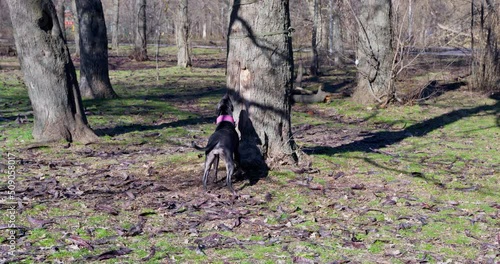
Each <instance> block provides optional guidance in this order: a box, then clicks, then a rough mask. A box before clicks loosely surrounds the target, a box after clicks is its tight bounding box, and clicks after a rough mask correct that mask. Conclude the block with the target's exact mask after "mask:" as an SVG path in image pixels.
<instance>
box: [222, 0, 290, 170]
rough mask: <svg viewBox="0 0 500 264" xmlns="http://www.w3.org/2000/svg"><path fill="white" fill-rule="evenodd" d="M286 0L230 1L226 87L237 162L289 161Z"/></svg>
mask: <svg viewBox="0 0 500 264" xmlns="http://www.w3.org/2000/svg"><path fill="white" fill-rule="evenodd" d="M290 30H291V27H290V18H289V6H288V1H287V0H263V1H256V2H249V3H248V4H243V3H242V2H240V1H234V3H233V6H232V11H231V17H230V22H229V31H228V39H227V41H228V46H227V48H228V55H227V86H228V88H229V90H230V92H231V93H230V94H231V96H232V99H233V103H234V104H235V111H234V116H235V117H236V118H235V119H236V121H237V123H238V129H239V132H240V133H241V143H240V152H241V156H242V164H243V166H244V165H245V164H246V165H252V164H261V163H260V162H261V161H262V157H264V158H267V159H268V160H270V161H281V162H295V161H296V160H297V155H296V152H295V143H294V141H293V139H292V136H291V125H290V111H291V104H290V103H291V102H290V98H291V92H292V83H293V81H292V73H293V53H292V39H291V36H290Z"/></svg>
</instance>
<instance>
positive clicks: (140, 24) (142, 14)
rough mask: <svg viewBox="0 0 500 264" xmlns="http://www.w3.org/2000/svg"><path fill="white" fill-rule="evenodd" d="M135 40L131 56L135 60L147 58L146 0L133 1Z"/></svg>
mask: <svg viewBox="0 0 500 264" xmlns="http://www.w3.org/2000/svg"><path fill="white" fill-rule="evenodd" d="M134 12H135V14H136V18H135V25H136V28H135V37H134V39H135V41H134V50H133V51H132V54H131V57H132V58H133V59H135V60H136V61H145V60H148V49H147V43H148V42H147V26H146V0H136V1H135V10H134Z"/></svg>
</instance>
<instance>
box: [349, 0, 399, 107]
mask: <svg viewBox="0 0 500 264" xmlns="http://www.w3.org/2000/svg"><path fill="white" fill-rule="evenodd" d="M360 4H361V7H360V12H359V16H356V18H357V22H358V45H357V49H356V60H357V62H358V64H357V68H358V73H357V87H356V89H355V91H354V94H353V99H354V100H355V101H357V102H359V103H362V104H370V103H388V102H390V101H391V100H393V99H394V96H395V87H394V82H393V73H392V66H393V58H394V51H393V48H392V27H391V11H392V10H391V9H392V4H391V0H366V1H361V3H360ZM351 9H352V11H353V12H354V8H353V7H352V5H351Z"/></svg>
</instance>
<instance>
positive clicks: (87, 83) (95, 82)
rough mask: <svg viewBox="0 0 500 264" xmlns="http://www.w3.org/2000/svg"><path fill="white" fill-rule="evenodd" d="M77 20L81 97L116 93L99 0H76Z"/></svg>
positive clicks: (106, 97)
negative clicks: (110, 77) (109, 64)
mask: <svg viewBox="0 0 500 264" xmlns="http://www.w3.org/2000/svg"><path fill="white" fill-rule="evenodd" d="M76 8H77V11H78V21H79V24H80V56H81V60H80V92H81V94H82V96H83V97H87V98H92V99H111V98H116V97H118V96H117V95H116V93H115V91H114V90H113V88H112V87H111V82H110V81H109V69H108V35H107V32H106V22H105V21H104V13H103V10H102V3H101V0H86V1H77V3H76Z"/></svg>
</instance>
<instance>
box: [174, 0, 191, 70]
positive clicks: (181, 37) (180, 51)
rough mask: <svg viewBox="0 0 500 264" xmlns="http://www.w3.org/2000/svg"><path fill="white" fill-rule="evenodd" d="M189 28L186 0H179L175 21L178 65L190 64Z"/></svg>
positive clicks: (188, 65) (185, 65)
mask: <svg viewBox="0 0 500 264" xmlns="http://www.w3.org/2000/svg"><path fill="white" fill-rule="evenodd" d="M189 30H190V27H189V20H188V0H179V5H178V11H177V18H176V23H175V39H176V41H177V66H180V67H190V66H191V54H190V53H191V51H190V45H189V35H190V32H189Z"/></svg>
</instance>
